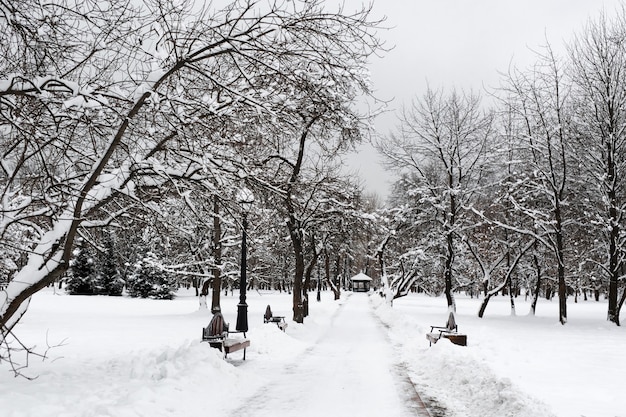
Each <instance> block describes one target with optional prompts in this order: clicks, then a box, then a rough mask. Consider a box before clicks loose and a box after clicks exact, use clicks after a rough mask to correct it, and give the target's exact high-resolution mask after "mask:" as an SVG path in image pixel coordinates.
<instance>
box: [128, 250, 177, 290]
mask: <svg viewBox="0 0 626 417" xmlns="http://www.w3.org/2000/svg"><path fill="white" fill-rule="evenodd" d="M126 284H127V285H126V286H127V290H128V294H129V295H130V296H131V297H141V298H154V299H159V300H171V299H172V298H174V292H175V291H176V280H175V278H174V277H173V276H171V275H170V274H169V273H167V272H165V271H163V270H162V269H161V268H159V267H158V266H157V265H156V264H155V262H154V257H153V256H152V254H148V256H147V257H146V258H144V259H143V260H141V261H139V262H137V263H136V264H135V270H134V272H133V274H132V275H131V276H130V278H129V279H128V282H127V283H126Z"/></svg>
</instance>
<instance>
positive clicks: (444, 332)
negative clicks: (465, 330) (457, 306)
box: [426, 312, 467, 346]
mask: <svg viewBox="0 0 626 417" xmlns="http://www.w3.org/2000/svg"><path fill="white" fill-rule="evenodd" d="M435 329H437V331H436V332H435V331H434V330H435ZM458 330H459V327H458V326H457V324H456V320H455V319H454V313H452V312H450V315H449V316H448V321H447V322H446V325H445V326H443V327H441V326H430V333H426V339H428V341H429V342H430V343H429V346H432V345H433V343H437V342H438V341H439V339H441V338H444V339H448V340H450V341H451V342H452V343H454V344H455V345H459V346H467V335H464V334H460V333H458Z"/></svg>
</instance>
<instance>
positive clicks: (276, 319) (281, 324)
mask: <svg viewBox="0 0 626 417" xmlns="http://www.w3.org/2000/svg"><path fill="white" fill-rule="evenodd" d="M263 323H276V325H277V326H278V328H279V329H280V330H282V331H283V332H284V331H285V329H286V328H287V322H286V321H285V316H275V315H274V314H272V308H271V307H270V306H269V304H268V306H267V308H266V309H265V314H264V315H263Z"/></svg>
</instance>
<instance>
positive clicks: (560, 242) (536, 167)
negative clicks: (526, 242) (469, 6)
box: [505, 45, 574, 324]
mask: <svg viewBox="0 0 626 417" xmlns="http://www.w3.org/2000/svg"><path fill="white" fill-rule="evenodd" d="M538 58H539V59H538V61H537V63H536V64H535V66H534V68H533V70H532V71H530V72H528V73H523V72H520V71H512V72H511V73H510V74H509V77H508V80H507V81H508V82H507V84H506V87H505V91H506V92H507V96H506V97H507V103H506V108H507V109H508V112H507V113H506V114H507V115H511V113H512V115H513V118H514V119H515V122H514V123H518V127H517V128H516V129H514V130H513V131H512V132H509V134H513V135H517V136H518V139H517V141H515V144H516V145H517V146H519V147H520V148H519V149H518V150H516V151H515V153H516V156H517V157H518V158H520V159H519V160H518V161H523V163H528V164H529V165H528V166H526V167H525V168H524V169H520V168H521V167H516V170H517V175H516V177H515V178H510V179H509V181H508V184H507V185H506V187H507V188H508V189H509V190H511V192H509V193H508V194H507V196H508V201H509V204H510V210H509V211H515V212H517V213H523V215H524V216H527V217H528V219H529V224H530V225H531V227H530V228H528V229H526V234H536V235H538V236H541V242H543V243H545V244H546V245H547V246H548V248H549V249H550V250H551V251H552V253H553V254H554V257H555V260H556V266H557V281H558V294H559V321H560V322H561V324H565V323H566V322H567V285H566V264H565V252H566V250H565V244H566V239H565V233H566V227H567V225H568V219H567V214H566V209H565V207H566V206H567V203H566V200H567V198H568V197H569V184H570V183H571V182H572V181H573V179H571V178H570V176H569V175H568V174H569V165H570V163H571V157H572V144H573V140H574V132H573V127H572V122H571V117H572V111H571V109H572V105H571V97H570V89H571V83H569V82H568V79H567V78H566V77H567V74H566V69H565V68H563V67H564V65H563V64H562V63H561V62H560V61H559V60H558V58H557V57H556V56H555V55H554V52H553V50H552V48H551V47H550V45H547V46H546V47H545V48H544V54H543V55H538ZM512 162H513V161H512ZM516 165H520V164H516ZM509 166H510V165H509ZM531 196H532V197H531ZM540 206H543V207H540ZM569 223H570V224H571V223H572V221H571V220H570V221H569Z"/></svg>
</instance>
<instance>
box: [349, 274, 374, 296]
mask: <svg viewBox="0 0 626 417" xmlns="http://www.w3.org/2000/svg"><path fill="white" fill-rule="evenodd" d="M350 281H352V291H354V292H368V291H369V290H370V283H371V282H372V279H371V278H370V277H368V276H367V275H365V274H364V273H363V272H359V273H358V274H356V275H355V276H353V277H352V278H350Z"/></svg>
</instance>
